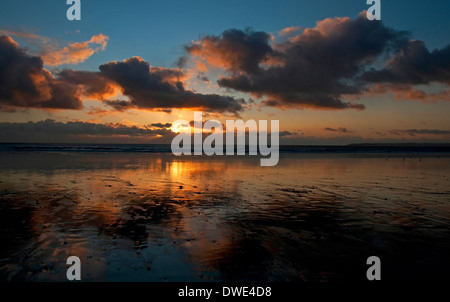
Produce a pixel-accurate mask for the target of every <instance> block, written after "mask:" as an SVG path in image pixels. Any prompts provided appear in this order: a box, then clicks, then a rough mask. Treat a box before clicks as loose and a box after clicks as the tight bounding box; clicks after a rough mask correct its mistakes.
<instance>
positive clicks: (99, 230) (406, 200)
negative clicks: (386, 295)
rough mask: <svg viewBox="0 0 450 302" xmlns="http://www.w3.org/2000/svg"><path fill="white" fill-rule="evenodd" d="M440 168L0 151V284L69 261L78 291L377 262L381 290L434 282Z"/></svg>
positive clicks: (55, 269)
mask: <svg viewBox="0 0 450 302" xmlns="http://www.w3.org/2000/svg"><path fill="white" fill-rule="evenodd" d="M449 163H450V159H449V158H431V157H430V158H426V159H424V160H423V161H419V160H418V159H417V158H408V159H407V160H402V159H401V158H394V159H391V160H389V161H385V160H384V157H383V158H381V157H369V156H366V157H365V156H345V155H342V156H335V155H332V156H327V155H301V154H300V155H299V154H284V155H282V157H281V159H280V163H279V164H278V165H277V166H276V167H270V168H267V167H260V166H259V159H258V158H254V157H231V158H230V157H205V156H193V157H175V156H172V155H171V154H137V153H136V154H133V153H121V154H110V153H106V154H102V153H86V154H69V153H68V154H64V153H29V154H20V153H16V154H14V153H5V154H2V157H1V158H0V164H1V167H2V170H1V173H0V200H1V204H0V214H1V217H2V222H1V224H2V228H1V232H2V233H1V235H2V241H3V243H4V244H2V248H1V250H0V278H1V279H3V280H40V281H46V280H55V281H58V280H61V281H64V280H65V278H66V277H65V272H66V269H67V265H66V264H65V261H66V259H67V257H69V256H71V255H75V256H78V257H80V259H81V262H82V267H83V269H82V280H85V281H89V280H95V281H120V280H123V281H196V280H199V281H200V280H242V281H245V280H256V281H300V280H308V281H309V280H313V281H326V280H358V279H362V278H365V269H366V266H365V259H366V258H367V256H368V255H372V254H375V255H380V257H382V259H383V261H384V262H383V264H384V265H385V266H386V267H387V269H385V271H384V272H385V273H384V276H386V278H387V279H389V278H391V279H394V280H396V279H400V280H402V279H403V278H411V279H419V280H420V279H421V278H422V279H423V278H424V276H427V278H429V277H430V275H431V276H433V277H435V278H440V277H442V276H446V272H447V270H448V269H449V262H448V259H447V258H448V257H447V252H448V250H449V247H450V242H449V241H450V239H449V238H450V236H449V235H450V234H449V225H450V224H449V222H450V206H449V201H450V191H449V189H448V188H449V187H450V186H449V184H450V183H449V176H448V175H450V174H449V170H450V165H449ZM411 263H415V264H417V265H418V267H414V269H413V268H411ZM402 270H403V271H402ZM405 270H406V272H407V273H405ZM389 273H391V274H389ZM389 276H390V277H389Z"/></svg>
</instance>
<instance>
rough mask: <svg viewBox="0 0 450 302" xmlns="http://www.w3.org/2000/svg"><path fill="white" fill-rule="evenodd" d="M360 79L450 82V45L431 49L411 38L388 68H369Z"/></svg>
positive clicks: (388, 81) (399, 82)
mask: <svg viewBox="0 0 450 302" xmlns="http://www.w3.org/2000/svg"><path fill="white" fill-rule="evenodd" d="M361 78H362V79H364V80H366V81H368V82H374V83H398V84H412V85H417V84H429V83H431V82H440V83H445V84H450V45H447V46H446V47H444V48H443V49H435V50H434V51H432V52H430V51H429V50H428V48H427V47H426V46H425V43H424V42H422V41H418V40H411V41H408V42H407V43H406V44H405V45H403V47H402V48H401V49H400V51H399V52H398V53H396V54H395V55H394V56H393V57H392V58H391V59H390V60H388V62H387V66H386V67H385V68H383V69H381V70H375V69H372V70H370V71H367V72H366V73H364V74H363V75H362V76H361Z"/></svg>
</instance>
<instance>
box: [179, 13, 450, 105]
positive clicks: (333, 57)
mask: <svg viewBox="0 0 450 302" xmlns="http://www.w3.org/2000/svg"><path fill="white" fill-rule="evenodd" d="M230 33H239V34H233V35H231V37H234V35H236V36H238V37H240V38H239V39H236V38H230ZM254 34H255V33H254V32H252V31H246V32H239V31H236V30H229V31H225V32H224V33H223V34H222V35H220V36H217V37H214V36H206V37H204V38H202V39H201V40H200V41H198V42H195V43H193V44H192V45H190V46H188V47H186V49H187V51H188V52H189V54H190V55H191V56H192V57H193V58H194V59H195V60H203V61H204V62H206V63H209V64H210V65H213V66H217V67H221V68H223V69H225V70H226V71H227V72H228V74H226V75H225V76H223V77H222V78H220V79H219V80H218V84H219V85H220V86H222V87H226V88H232V89H234V90H237V91H242V92H247V93H251V94H253V95H254V96H257V97H260V98H262V99H263V104H265V105H267V106H276V107H284V108H286V107H297V108H319V109H346V108H353V109H364V105H362V104H358V103H351V102H346V101H343V99H344V98H345V97H347V96H349V95H355V96H357V95H358V94H361V93H364V92H365V91H366V90H367V89H368V88H369V87H370V86H371V85H373V84H375V83H378V82H382V81H387V82H391V83H413V84H420V83H429V82H431V81H439V82H445V83H448V81H449V74H450V73H449V66H450V56H449V54H450V47H446V48H444V49H442V50H435V51H433V52H429V51H428V50H427V49H426V47H425V45H424V43H423V42H421V41H409V33H407V32H405V31H397V30H394V29H391V28H389V27H386V26H384V25H383V23H382V22H372V21H368V20H367V18H366V16H365V14H364V13H362V14H360V15H359V16H358V17H357V18H356V19H354V20H352V19H350V18H329V19H325V20H322V21H319V22H318V23H317V26H316V27H314V28H307V29H305V30H304V31H303V32H302V33H301V34H299V35H297V36H294V37H290V38H288V39H285V40H284V41H282V42H280V43H275V42H273V43H272V41H271V39H268V38H267V35H265V36H264V35H263V34H262V33H258V35H260V36H262V37H266V38H263V39H259V40H258V43H250V42H248V41H250V40H251V37H252V36H253V35H254ZM236 41H237V42H236ZM228 45H231V46H228ZM236 45H237V46H236ZM227 46H228V48H227ZM225 49H227V51H225ZM231 49H232V50H233V54H229V55H228V53H229V52H230V50H231ZM254 54H258V55H254ZM244 60H249V62H250V63H249V64H250V66H251V67H248V66H246V65H244V64H243V61H244ZM380 63H381V65H383V63H384V64H385V66H386V68H384V67H382V68H381V69H378V70H376V69H374V66H380Z"/></svg>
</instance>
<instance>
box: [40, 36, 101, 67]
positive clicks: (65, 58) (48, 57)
mask: <svg viewBox="0 0 450 302" xmlns="http://www.w3.org/2000/svg"><path fill="white" fill-rule="evenodd" d="M107 44H108V36H105V35H103V34H98V35H95V36H92V38H91V39H90V40H89V41H85V42H76V43H72V44H69V45H68V46H66V47H63V48H62V49H55V48H54V46H47V47H46V49H45V51H44V53H42V55H41V57H42V59H43V60H44V63H45V64H46V65H48V66H57V65H62V64H79V63H82V62H84V61H86V60H87V59H88V58H89V57H91V56H92V55H93V54H94V53H96V52H98V51H100V50H105V48H106V45H107Z"/></svg>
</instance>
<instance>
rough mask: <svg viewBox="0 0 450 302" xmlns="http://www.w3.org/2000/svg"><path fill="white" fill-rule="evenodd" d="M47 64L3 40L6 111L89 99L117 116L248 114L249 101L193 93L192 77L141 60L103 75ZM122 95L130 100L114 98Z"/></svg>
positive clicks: (1, 103)
mask: <svg viewBox="0 0 450 302" xmlns="http://www.w3.org/2000/svg"><path fill="white" fill-rule="evenodd" d="M104 39H105V38H104V36H94V37H93V38H92V39H91V40H90V41H88V43H87V45H89V43H98V44H100V45H103V46H106V44H105V43H106V41H105V40H104ZM102 43H103V44H102ZM103 46H101V47H103ZM81 48H82V47H81ZM69 52H70V51H69ZM43 65H44V63H43V60H42V58H41V57H39V56H31V55H28V54H27V53H25V51H24V50H23V49H21V48H19V45H18V44H17V43H16V42H15V41H14V40H13V39H12V38H10V37H8V36H0V79H1V81H0V109H1V110H11V108H15V107H24V108H43V109H77V110H79V109H82V108H83V105H82V101H83V100H85V99H93V100H100V101H103V102H104V103H105V104H106V105H108V106H110V107H112V108H113V109H115V110H117V111H124V110H127V109H130V108H136V109H146V110H156V111H158V110H159V111H164V112H170V110H171V109H173V108H187V109H197V110H203V111H211V112H231V113H237V112H239V111H242V110H244V109H245V101H244V100H243V99H235V98H233V97H230V96H222V95H218V94H201V93H196V92H194V91H191V90H188V89H186V88H185V86H184V83H183V80H184V79H185V78H186V75H185V74H184V73H183V72H182V71H181V70H180V69H171V68H162V67H154V66H150V64H149V63H148V62H146V61H144V60H143V59H142V58H140V57H133V58H130V59H126V60H123V61H121V62H118V61H115V62H109V63H106V64H103V65H101V66H100V67H99V69H100V71H98V72H90V71H80V70H70V69H65V70H62V71H61V72H57V73H56V76H54V75H53V74H52V73H50V72H49V71H48V70H46V69H45V68H44V67H43ZM118 94H123V95H125V96H127V97H128V98H129V100H112V99H111V98H114V97H115V96H117V95H118ZM91 113H92V114H94V113H95V112H94V111H91ZM97 113H99V112H97Z"/></svg>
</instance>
